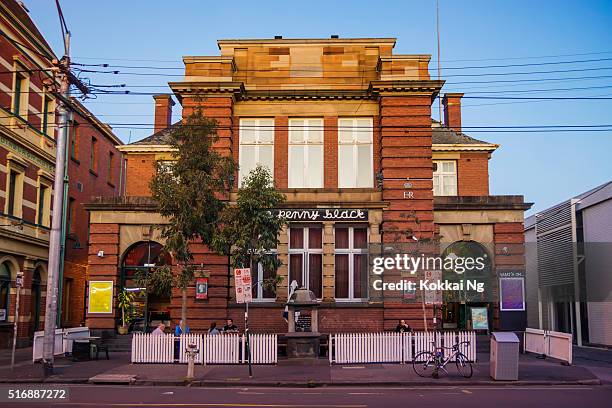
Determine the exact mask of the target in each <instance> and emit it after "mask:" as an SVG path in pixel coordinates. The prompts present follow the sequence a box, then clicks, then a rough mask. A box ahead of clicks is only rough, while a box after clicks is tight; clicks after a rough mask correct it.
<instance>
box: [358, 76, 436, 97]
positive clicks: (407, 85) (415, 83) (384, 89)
mask: <svg viewBox="0 0 612 408" xmlns="http://www.w3.org/2000/svg"><path fill="white" fill-rule="evenodd" d="M442 85H444V81H437V80H395V81H382V80H374V81H370V88H369V92H371V93H372V94H375V95H385V94H398V93H400V94H404V93H410V94H414V93H422V94H431V95H432V100H433V98H435V96H436V95H438V93H439V92H440V89H441V88H442Z"/></svg>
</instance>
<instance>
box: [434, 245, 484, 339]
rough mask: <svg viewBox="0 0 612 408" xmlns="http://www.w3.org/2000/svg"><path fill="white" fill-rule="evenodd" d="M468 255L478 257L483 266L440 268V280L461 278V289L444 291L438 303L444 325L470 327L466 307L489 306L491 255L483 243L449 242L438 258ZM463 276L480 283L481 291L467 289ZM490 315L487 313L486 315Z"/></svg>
mask: <svg viewBox="0 0 612 408" xmlns="http://www.w3.org/2000/svg"><path fill="white" fill-rule="evenodd" d="M447 257H451V258H452V257H456V258H464V259H468V258H472V259H474V260H476V259H481V260H482V264H483V265H484V267H482V268H480V269H479V268H472V269H470V270H467V269H466V268H454V269H452V268H445V269H443V271H442V278H443V280H446V281H449V282H451V283H452V282H460V281H463V283H464V286H463V287H464V289H463V290H462V291H446V292H445V293H444V304H443V306H442V325H443V328H446V329H470V328H471V326H472V325H471V316H470V309H471V308H473V307H479V308H480V307H486V308H488V310H490V304H489V301H490V300H491V299H490V296H491V293H490V290H491V277H492V265H493V259H492V258H491V256H490V255H489V251H488V250H487V249H486V248H485V246H484V245H482V244H480V243H479V242H476V241H457V242H453V243H452V244H450V245H449V246H447V247H446V249H445V250H444V251H443V252H442V255H441V258H442V259H443V260H444V259H446V258H447ZM467 280H472V281H475V282H478V283H483V284H484V291H483V292H477V291H476V290H469V289H468V286H467V285H466V282H467ZM489 317H490V316H489Z"/></svg>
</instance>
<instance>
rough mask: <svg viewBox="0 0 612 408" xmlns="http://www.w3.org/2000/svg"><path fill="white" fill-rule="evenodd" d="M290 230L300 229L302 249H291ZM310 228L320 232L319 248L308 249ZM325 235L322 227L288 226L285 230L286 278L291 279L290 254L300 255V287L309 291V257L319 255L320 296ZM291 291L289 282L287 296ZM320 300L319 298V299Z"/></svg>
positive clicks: (316, 225) (317, 225)
mask: <svg viewBox="0 0 612 408" xmlns="http://www.w3.org/2000/svg"><path fill="white" fill-rule="evenodd" d="M291 228H294V229H302V233H303V234H304V237H303V241H302V242H304V245H303V248H291ZM310 228H317V229H320V230H321V248H310V247H309V239H308V232H309V231H310ZM324 233H325V229H324V228H323V226H322V225H319V224H315V225H295V226H293V227H291V226H289V228H288V229H287V234H288V238H289V242H288V245H287V246H288V248H289V249H288V251H287V252H288V255H287V278H288V279H289V278H290V277H291V254H302V285H303V286H304V287H305V288H306V289H308V290H311V289H310V256H309V255H311V254H313V255H314V254H321V296H323V234H324ZM290 291H291V282H288V284H287V295H288V294H289V292H290ZM319 299H321V298H319Z"/></svg>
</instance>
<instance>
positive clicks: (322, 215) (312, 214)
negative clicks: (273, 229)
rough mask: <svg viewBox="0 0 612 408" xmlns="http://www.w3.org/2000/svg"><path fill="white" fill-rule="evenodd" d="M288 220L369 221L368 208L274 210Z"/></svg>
mask: <svg viewBox="0 0 612 408" xmlns="http://www.w3.org/2000/svg"><path fill="white" fill-rule="evenodd" d="M274 214H276V216H278V217H280V218H284V219H285V220H287V221H367V220H368V210H361V209H356V208H310V209H293V208H288V209H283V210H274Z"/></svg>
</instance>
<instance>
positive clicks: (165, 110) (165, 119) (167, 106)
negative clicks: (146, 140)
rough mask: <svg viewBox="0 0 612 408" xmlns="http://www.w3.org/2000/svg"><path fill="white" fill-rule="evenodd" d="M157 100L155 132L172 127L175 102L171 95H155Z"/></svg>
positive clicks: (154, 97)
mask: <svg viewBox="0 0 612 408" xmlns="http://www.w3.org/2000/svg"><path fill="white" fill-rule="evenodd" d="M153 99H155V132H154V133H157V132H159V131H160V130H162V129H166V128H167V127H169V126H170V122H171V121H172V107H173V106H174V101H173V100H172V96H170V95H153Z"/></svg>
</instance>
